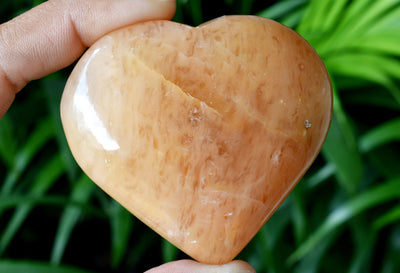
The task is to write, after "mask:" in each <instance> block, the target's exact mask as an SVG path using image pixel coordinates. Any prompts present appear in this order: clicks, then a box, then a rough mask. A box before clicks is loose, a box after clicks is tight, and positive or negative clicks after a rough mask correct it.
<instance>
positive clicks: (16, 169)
mask: <svg viewBox="0 0 400 273" xmlns="http://www.w3.org/2000/svg"><path fill="white" fill-rule="evenodd" d="M52 125H53V124H52V122H51V120H50V119H49V118H47V119H44V120H42V121H41V122H40V123H39V125H38V126H37V127H36V129H35V130H34V131H33V133H32V134H31V135H30V136H29V139H28V140H27V141H26V144H25V145H24V146H23V147H22V148H21V150H19V152H18V153H17V155H16V156H15V160H14V164H13V167H12V169H11V170H10V172H9V173H8V174H7V176H6V178H5V181H4V183H3V185H2V187H1V190H0V197H4V196H6V195H7V194H9V193H10V192H11V190H12V188H13V187H14V185H15V183H16V182H17V181H18V179H19V178H20V177H21V175H22V173H23V172H24V171H25V169H26V168H27V166H28V165H29V163H30V162H31V160H32V159H33V158H34V156H35V155H36V154H37V153H38V152H39V151H40V150H41V149H43V146H44V145H46V143H47V142H48V141H49V140H50V139H51V138H52V137H54V134H55V131H54V127H53V126H52Z"/></svg>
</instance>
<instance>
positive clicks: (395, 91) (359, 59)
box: [325, 52, 400, 103]
mask: <svg viewBox="0 0 400 273" xmlns="http://www.w3.org/2000/svg"><path fill="white" fill-rule="evenodd" d="M325 64H326V66H327V67H328V70H329V72H330V73H332V74H333V75H339V76H340V75H344V76H347V77H355V78H361V79H365V80H367V81H370V82H373V83H376V84H378V85H381V86H384V87H385V88H387V90H388V91H390V92H391V94H392V95H393V97H394V98H395V99H396V101H397V102H398V103H400V89H399V88H398V87H397V86H396V84H395V83H394V82H393V80H392V77H397V78H398V77H400V74H399V73H398V71H400V62H399V61H397V60H395V59H391V58H389V57H386V56H383V55H375V54H368V53H362V52H360V53H355V52H352V53H346V54H344V53H343V54H337V55H334V56H331V57H329V58H326V60H325Z"/></svg>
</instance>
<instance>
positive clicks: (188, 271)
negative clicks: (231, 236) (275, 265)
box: [145, 260, 255, 273]
mask: <svg viewBox="0 0 400 273" xmlns="http://www.w3.org/2000/svg"><path fill="white" fill-rule="evenodd" d="M145 273H255V270H254V269H253V268H252V267H251V266H250V265H249V264H248V263H245V262H243V261H233V262H230V263H228V264H223V265H208V264H201V263H198V262H195V261H191V260H180V261H175V262H170V263H166V264H163V265H161V266H159V267H155V268H153V269H150V270H148V271H146V272H145Z"/></svg>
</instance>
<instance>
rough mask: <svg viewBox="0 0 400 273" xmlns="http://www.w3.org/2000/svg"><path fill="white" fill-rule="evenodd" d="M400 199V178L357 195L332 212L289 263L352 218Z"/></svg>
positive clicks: (300, 256) (303, 254) (305, 253)
mask: <svg viewBox="0 0 400 273" xmlns="http://www.w3.org/2000/svg"><path fill="white" fill-rule="evenodd" d="M398 198H400V178H397V179H393V180H391V181H385V182H383V183H382V185H379V186H376V187H375V188H372V189H370V190H368V191H367V192H364V193H362V194H360V195H357V196H356V197H354V198H353V199H350V200H349V201H348V202H346V203H344V204H343V205H341V206H340V207H338V208H336V209H335V210H334V211H332V212H331V213H330V214H329V216H328V217H327V219H326V220H325V221H324V222H323V223H322V225H321V227H319V228H318V229H317V230H316V231H315V232H314V233H313V234H312V235H311V236H310V237H309V238H308V239H307V240H306V241H305V242H304V243H302V244H301V245H300V246H299V247H298V248H297V250H296V251H295V252H294V253H293V254H292V255H291V256H290V257H289V259H288V261H289V263H294V262H296V261H298V260H299V259H301V258H302V257H304V256H305V255H307V253H309V252H310V251H311V250H312V249H313V248H314V247H316V246H317V245H318V243H319V242H320V241H321V240H323V239H324V238H325V237H326V236H327V235H328V234H330V233H331V232H332V231H333V230H335V229H336V228H337V227H339V226H340V225H342V224H343V223H345V222H346V221H348V220H350V219H351V218H352V217H354V216H356V215H358V214H359V213H361V212H364V211H366V210H368V209H370V208H372V207H374V206H379V205H381V204H383V203H385V202H388V201H390V200H393V199H398Z"/></svg>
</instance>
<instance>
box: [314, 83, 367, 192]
mask: <svg viewBox="0 0 400 273" xmlns="http://www.w3.org/2000/svg"><path fill="white" fill-rule="evenodd" d="M335 90H336V89H335V88H334V102H333V108H334V112H333V113H334V114H333V117H332V123H331V127H330V129H329V132H328V135H327V138H326V140H325V143H324V146H323V147H322V154H323V156H324V157H325V158H326V160H327V161H328V162H330V163H331V164H333V165H334V166H335V170H336V176H337V178H338V181H339V183H340V185H341V186H342V187H343V188H344V190H345V191H346V192H347V193H348V194H353V193H355V192H356V190H357V187H358V185H359V183H360V181H361V178H362V172H363V167H362V166H363V164H362V160H361V155H360V153H359V151H358V147H357V143H356V138H355V134H354V129H353V128H352V126H351V123H350V121H349V120H348V117H347V115H346V113H345V112H344V109H343V107H342V105H341V102H340V99H339V97H338V95H337V92H336V91H335Z"/></svg>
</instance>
